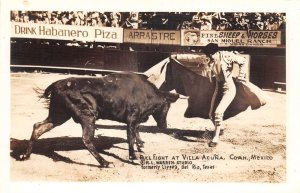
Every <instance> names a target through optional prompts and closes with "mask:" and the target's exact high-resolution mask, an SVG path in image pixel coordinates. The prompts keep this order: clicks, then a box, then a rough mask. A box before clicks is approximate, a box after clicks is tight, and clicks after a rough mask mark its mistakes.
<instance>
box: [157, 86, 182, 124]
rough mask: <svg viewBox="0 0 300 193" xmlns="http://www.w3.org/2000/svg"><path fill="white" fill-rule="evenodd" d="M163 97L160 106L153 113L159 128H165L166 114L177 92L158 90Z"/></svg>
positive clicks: (175, 99)
mask: <svg viewBox="0 0 300 193" xmlns="http://www.w3.org/2000/svg"><path fill="white" fill-rule="evenodd" d="M160 92H161V93H162V95H163V97H164V100H163V104H162V105H161V107H160V108H159V109H158V110H157V111H155V112H154V113H153V118H154V119H155V121H156V123H157V126H158V127H159V128H160V129H166V128H167V115H168V111H169V109H170V106H171V103H174V102H176V101H177V99H178V98H179V94H177V93H170V92H164V91H160Z"/></svg>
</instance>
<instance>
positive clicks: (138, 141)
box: [134, 125, 145, 152]
mask: <svg viewBox="0 0 300 193" xmlns="http://www.w3.org/2000/svg"><path fill="white" fill-rule="evenodd" d="M139 129H140V126H139V125H138V126H137V127H136V128H135V132H134V133H135V141H136V146H137V150H138V151H139V152H143V150H142V149H141V148H143V147H144V143H145V142H144V141H143V140H142V139H141V136H140V131H139Z"/></svg>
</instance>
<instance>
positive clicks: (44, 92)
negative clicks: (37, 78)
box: [33, 82, 56, 108]
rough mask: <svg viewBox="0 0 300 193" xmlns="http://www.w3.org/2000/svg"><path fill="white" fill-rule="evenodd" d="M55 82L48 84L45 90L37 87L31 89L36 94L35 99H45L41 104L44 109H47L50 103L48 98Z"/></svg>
mask: <svg viewBox="0 0 300 193" xmlns="http://www.w3.org/2000/svg"><path fill="white" fill-rule="evenodd" d="M55 83H56V82H54V83H52V84H50V85H49V86H48V87H47V88H46V89H45V90H44V89H41V88H39V87H35V88H33V90H34V92H35V93H36V94H37V97H38V98H39V100H40V99H45V100H44V101H43V103H44V104H45V107H46V108H49V103H50V96H51V93H52V90H53V86H54V84H55Z"/></svg>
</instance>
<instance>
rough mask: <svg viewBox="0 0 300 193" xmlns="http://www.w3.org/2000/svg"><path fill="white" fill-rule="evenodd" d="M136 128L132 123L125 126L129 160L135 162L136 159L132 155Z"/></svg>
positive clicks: (133, 154)
mask: <svg viewBox="0 0 300 193" xmlns="http://www.w3.org/2000/svg"><path fill="white" fill-rule="evenodd" d="M136 127H137V125H136V124H135V123H134V121H132V122H130V123H129V124H128V126H127V140H128V146H129V148H128V149H129V160H136V159H137V157H136V155H135V153H134V142H135V139H136V137H135V136H136V133H135V132H136Z"/></svg>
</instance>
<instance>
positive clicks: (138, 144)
mask: <svg viewBox="0 0 300 193" xmlns="http://www.w3.org/2000/svg"><path fill="white" fill-rule="evenodd" d="M136 146H137V147H140V148H143V147H144V143H137V144H136Z"/></svg>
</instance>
